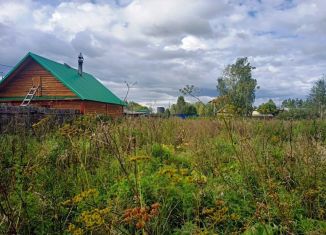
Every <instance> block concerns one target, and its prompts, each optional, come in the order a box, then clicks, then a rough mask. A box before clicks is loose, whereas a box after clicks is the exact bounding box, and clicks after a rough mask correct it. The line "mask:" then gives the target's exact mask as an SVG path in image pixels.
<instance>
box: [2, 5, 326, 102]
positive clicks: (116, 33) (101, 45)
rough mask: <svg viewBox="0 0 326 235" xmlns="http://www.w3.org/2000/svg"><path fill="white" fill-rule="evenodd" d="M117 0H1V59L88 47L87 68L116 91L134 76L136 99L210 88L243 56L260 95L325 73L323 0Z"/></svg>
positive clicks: (307, 83)
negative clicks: (192, 87) (191, 87)
mask: <svg viewBox="0 0 326 235" xmlns="http://www.w3.org/2000/svg"><path fill="white" fill-rule="evenodd" d="M55 2H56V3H55ZM115 2H116V1H105V0H103V1H102V0H101V1H87V0H83V1H68V0H67V1H66V0H60V1H45V2H44V1H32V0H20V1H18V0H17V1H16V0H13V1H6V0H0V9H1V10H0V43H1V45H2V46H1V47H0V63H3V64H11V65H13V64H14V63H16V62H17V61H19V59H20V58H21V57H22V56H23V55H24V54H25V53H27V52H28V51H34V52H36V53H39V54H41V55H43V56H47V57H49V58H52V59H55V60H58V61H65V62H67V63H68V64H71V65H75V64H76V56H77V54H78V53H79V52H80V51H82V52H83V53H84V54H85V69H86V70H87V71H89V72H91V73H93V74H95V75H96V76H98V77H99V78H101V79H102V80H103V81H105V82H106V84H107V85H108V87H109V88H112V90H114V92H116V93H117V94H119V96H120V97H121V96H123V94H124V92H125V88H124V84H123V81H125V80H127V81H131V82H132V81H137V87H135V88H134V89H133V90H132V91H131V93H130V98H131V99H134V100H135V101H139V102H142V103H151V104H154V102H156V103H157V104H158V103H159V104H165V105H168V104H169V103H171V102H172V101H174V100H176V97H177V96H178V95H179V92H178V90H179V88H182V87H183V86H185V85H186V84H194V85H196V86H198V87H200V88H201V90H202V93H201V94H200V95H201V96H203V97H204V99H205V100H207V99H209V98H208V97H212V96H214V95H215V94H216V88H215V86H216V79H217V77H218V76H219V75H220V74H221V72H222V70H223V68H224V67H225V66H226V65H227V64H229V63H233V62H234V61H235V59H236V58H237V57H240V56H248V57H249V59H250V61H251V63H252V64H253V65H254V66H256V67H257V69H256V70H255V71H254V73H253V74H254V77H255V78H256V79H257V81H258V83H259V85H260V87H261V89H260V90H259V91H258V92H257V102H258V101H259V102H260V101H263V100H266V99H268V98H273V99H275V100H281V99H283V98H284V97H288V96H294V97H295V96H298V97H304V96H305V95H307V93H308V92H309V89H310V87H311V86H312V83H313V82H314V81H315V80H316V79H318V78H319V77H320V76H321V75H322V74H323V73H325V68H326V62H325V61H326V50H325V42H324V39H325V38H326V1H324V0H310V1H306V0H293V1H285V0H265V1H262V2H261V3H260V2H259V1H251V0H231V1H229V0H221V1H215V0H178V1H176V0H164V1H161V0H134V1H132V0H127V1H125V2H123V3H121V4H115ZM50 3H51V4H50ZM0 70H1V67H0Z"/></svg>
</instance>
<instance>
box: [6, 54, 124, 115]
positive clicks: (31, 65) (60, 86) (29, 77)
mask: <svg viewBox="0 0 326 235" xmlns="http://www.w3.org/2000/svg"><path fill="white" fill-rule="evenodd" d="M78 58H79V60H78V64H79V66H78V70H77V69H74V68H72V67H70V66H69V65H67V64H61V63H57V62H55V61H52V60H49V59H47V58H44V57H41V56H39V55H36V54H33V53H31V52H30V53H28V54H27V55H26V56H25V57H24V58H23V59H22V60H21V61H20V62H19V63H18V64H17V65H16V66H15V67H14V68H13V69H12V70H11V71H10V72H9V73H8V74H7V75H6V76H5V77H4V78H3V79H2V80H1V81H0V103H10V104H11V105H20V106H27V105H33V106H41V107H47V108H55V109H75V110H80V112H81V113H83V114H104V115H109V116H121V115H123V107H124V106H125V102H123V101H122V100H121V99H119V98H118V97H117V96H116V95H114V94H113V93H112V92H111V91H110V90H109V89H107V88H106V87H105V86H104V85H103V84H102V83H101V82H99V81H98V80H97V79H96V78H95V77H94V76H92V75H91V74H88V73H85V72H83V71H82V66H83V57H82V55H81V54H80V55H79V57H78Z"/></svg>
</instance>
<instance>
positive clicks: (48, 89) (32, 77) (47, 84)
mask: <svg viewBox="0 0 326 235" xmlns="http://www.w3.org/2000/svg"><path fill="white" fill-rule="evenodd" d="M8 79H10V81H8V82H7V83H6V84H5V85H4V86H3V87H1V90H0V97H17V96H26V94H27V92H28V91H29V89H30V88H31V87H32V86H33V84H36V83H37V82H39V83H40V85H41V87H40V91H41V93H39V94H38V95H42V96H76V95H75V93H73V92H72V91H71V90H69V89H68V88H67V87H66V86H65V85H64V84H63V83H62V82H60V81H59V80H57V79H56V78H55V77H54V76H53V75H52V74H50V73H49V72H48V71H46V70H45V69H43V68H42V67H41V66H40V65H39V64H38V63H36V62H35V61H34V60H30V61H29V62H28V63H27V64H25V65H24V68H23V69H21V70H20V71H19V72H18V73H16V74H14V76H11V77H10V78H8Z"/></svg>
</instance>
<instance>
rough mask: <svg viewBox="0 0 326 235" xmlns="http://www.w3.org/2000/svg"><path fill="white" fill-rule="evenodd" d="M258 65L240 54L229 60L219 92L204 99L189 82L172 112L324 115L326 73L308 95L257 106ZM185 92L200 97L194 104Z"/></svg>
mask: <svg viewBox="0 0 326 235" xmlns="http://www.w3.org/2000/svg"><path fill="white" fill-rule="evenodd" d="M254 69H255V67H254V66H252V65H251V64H250V62H249V61H248V58H247V57H243V58H238V59H237V60H236V62H235V63H233V64H229V65H227V66H226V67H225V69H224V70H223V72H222V74H221V76H219V77H218V79H217V86H216V88H217V93H218V96H217V97H216V98H215V99H213V100H211V101H210V102H208V103H207V104H205V103H203V102H202V101H201V100H200V98H199V97H198V95H197V93H198V89H197V88H196V87H195V86H193V85H186V86H185V87H184V88H182V89H180V92H181V93H182V95H183V96H179V97H178V100H177V103H176V104H173V105H172V106H171V108H170V109H167V110H166V112H167V113H168V114H181V113H182V114H198V115H200V116H213V115H216V114H218V113H227V114H232V115H239V116H251V114H252V112H253V110H257V111H258V112H259V113H261V114H272V115H274V116H279V117H280V118H285V119H286V118H295V119H298V118H318V117H319V118H323V117H324V116H325V115H324V112H325V108H326V76H325V75H324V76H322V77H321V78H320V79H319V80H318V81H316V82H315V83H314V85H313V87H312V88H311V90H310V93H309V95H308V97H307V98H306V99H298V98H288V99H285V100H283V101H282V104H281V107H277V105H276V104H275V102H274V101H273V100H272V99H269V100H268V101H267V102H265V103H263V104H261V105H259V106H258V107H255V106H254V102H255V98H256V91H257V90H258V89H259V88H260V87H259V86H258V84H257V80H256V79H254V78H253V76H252V71H253V70H254ZM184 96H190V97H193V98H195V99H196V100H197V102H196V103H194V104H190V103H188V102H186V101H185V99H184Z"/></svg>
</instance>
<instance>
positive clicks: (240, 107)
mask: <svg viewBox="0 0 326 235" xmlns="http://www.w3.org/2000/svg"><path fill="white" fill-rule="evenodd" d="M253 69H255V67H253V66H251V65H250V63H249V62H248V58H247V57H244V58H238V59H237V61H236V62H235V64H230V65H228V66H227V67H226V68H225V69H224V71H223V74H222V76H221V77H219V78H218V80H217V82H218V84H217V90H218V92H219V95H220V96H225V97H227V102H228V104H229V105H231V106H234V107H235V108H236V112H237V113H239V114H241V115H246V116H249V115H251V112H252V110H253V107H252V105H253V103H254V101H255V91H256V88H257V89H258V87H257V81H256V79H253V78H252V70H253Z"/></svg>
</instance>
